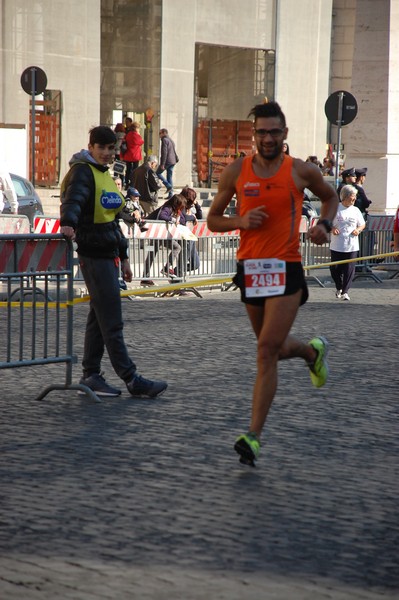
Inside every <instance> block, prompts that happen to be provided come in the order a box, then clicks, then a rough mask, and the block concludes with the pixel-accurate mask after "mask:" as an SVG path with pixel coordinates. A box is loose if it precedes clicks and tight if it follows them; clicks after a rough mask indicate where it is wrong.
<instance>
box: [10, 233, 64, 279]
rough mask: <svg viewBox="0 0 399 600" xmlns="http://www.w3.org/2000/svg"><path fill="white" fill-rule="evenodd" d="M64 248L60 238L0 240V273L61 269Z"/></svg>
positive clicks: (62, 266)
mask: <svg viewBox="0 0 399 600" xmlns="http://www.w3.org/2000/svg"><path fill="white" fill-rule="evenodd" d="M66 250H67V246H66V244H65V242H63V243H62V240H41V239H35V240H32V239H28V240H27V239H22V240H4V241H3V240H0V273H27V272H33V271H35V272H46V271H59V270H63V269H65V265H66Z"/></svg>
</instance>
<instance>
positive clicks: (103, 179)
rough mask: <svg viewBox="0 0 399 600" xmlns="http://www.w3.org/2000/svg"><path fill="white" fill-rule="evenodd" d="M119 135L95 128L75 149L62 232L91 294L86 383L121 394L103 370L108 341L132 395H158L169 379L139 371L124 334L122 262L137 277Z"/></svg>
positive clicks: (64, 192) (127, 274)
mask: <svg viewBox="0 0 399 600" xmlns="http://www.w3.org/2000/svg"><path fill="white" fill-rule="evenodd" d="M115 142H116V136H115V133H114V132H113V131H112V129H110V128H109V127H103V126H99V127H94V128H93V129H92V130H91V131H90V139H89V145H88V150H82V151H81V152H78V153H77V154H75V155H74V156H73V157H72V159H71V161H70V163H69V164H70V167H71V168H70V170H69V171H68V173H67V175H66V176H65V179H64V181H63V182H62V185H61V219H60V224H61V233H62V234H63V235H64V236H66V237H68V238H70V239H72V240H75V241H76V244H77V252H78V257H79V264H80V268H81V271H82V273H83V277H84V280H85V283H86V286H87V289H88V292H89V294H90V310H89V314H88V317H87V324H86V332H85V343H84V351H83V360H82V366H83V377H82V379H81V380H80V383H81V384H83V385H85V386H87V387H88V388H90V389H91V390H93V392H95V393H96V394H97V395H99V396H119V395H120V393H121V390H119V389H117V388H114V387H112V386H111V385H109V384H108V383H107V382H106V381H105V379H104V378H103V376H102V375H101V359H102V357H103V354H104V348H105V347H106V349H107V352H108V355H109V357H110V360H111V363H112V366H113V368H114V370H115V372H116V374H117V375H118V376H119V377H120V378H121V379H122V380H123V381H124V382H125V384H126V387H127V389H128V391H129V393H130V394H131V395H132V396H148V397H150V398H153V397H155V396H157V395H159V394H161V393H162V392H163V391H164V390H165V389H166V388H167V383H166V382H164V381H150V380H148V379H144V377H141V376H140V375H138V374H137V368H136V365H135V364H134V362H133V361H132V360H131V358H130V357H129V355H128V352H127V348H126V345H125V341H124V337H123V321H122V304H121V297H120V287H119V268H121V271H122V276H123V279H124V280H125V281H131V280H132V271H131V268H130V263H129V259H128V256H127V240H126V238H125V237H124V236H123V234H122V231H121V229H120V227H119V223H118V218H117V215H118V214H119V213H120V211H121V209H122V208H123V206H124V204H125V200H124V198H123V196H122V194H121V193H120V192H119V191H118V188H117V187H116V184H115V181H114V180H113V179H112V177H111V176H110V174H109V171H108V164H109V162H111V160H112V158H113V155H114V150H115Z"/></svg>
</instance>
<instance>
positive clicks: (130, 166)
mask: <svg viewBox="0 0 399 600" xmlns="http://www.w3.org/2000/svg"><path fill="white" fill-rule="evenodd" d="M139 162H140V161H138V160H136V161H134V162H126V174H125V187H126V189H127V188H128V187H129V186H133V183H132V178H133V172H134V171H135V170H136V169H137V167H138V166H139Z"/></svg>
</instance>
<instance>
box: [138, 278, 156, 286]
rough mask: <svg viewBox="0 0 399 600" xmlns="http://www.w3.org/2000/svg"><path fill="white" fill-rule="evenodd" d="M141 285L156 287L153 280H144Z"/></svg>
mask: <svg viewBox="0 0 399 600" xmlns="http://www.w3.org/2000/svg"><path fill="white" fill-rule="evenodd" d="M140 285H149V286H151V285H155V283H154V282H153V280H152V279H142V280H141V281H140Z"/></svg>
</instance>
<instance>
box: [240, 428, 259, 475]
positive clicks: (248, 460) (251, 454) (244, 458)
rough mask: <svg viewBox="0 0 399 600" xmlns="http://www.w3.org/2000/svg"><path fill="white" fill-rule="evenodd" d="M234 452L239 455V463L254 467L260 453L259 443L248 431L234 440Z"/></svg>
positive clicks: (254, 435) (255, 436)
mask: <svg viewBox="0 0 399 600" xmlns="http://www.w3.org/2000/svg"><path fill="white" fill-rule="evenodd" d="M234 450H235V451H236V452H237V453H238V454H239V455H240V462H241V463H243V464H244V465H250V466H251V467H254V466H255V460H257V459H258V457H259V451H260V442H259V440H258V436H257V435H256V433H254V432H253V431H250V432H248V433H244V434H243V435H240V436H239V437H238V438H237V439H236V443H235V444H234Z"/></svg>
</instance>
